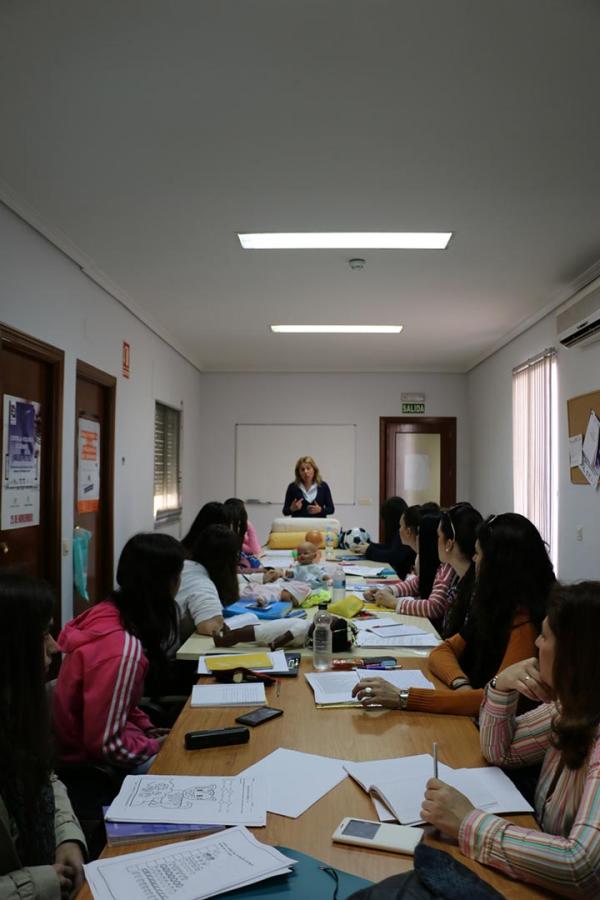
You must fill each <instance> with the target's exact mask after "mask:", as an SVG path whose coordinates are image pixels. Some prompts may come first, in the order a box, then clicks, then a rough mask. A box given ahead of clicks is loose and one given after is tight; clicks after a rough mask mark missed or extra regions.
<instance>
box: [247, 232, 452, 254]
mask: <svg viewBox="0 0 600 900" xmlns="http://www.w3.org/2000/svg"><path fill="white" fill-rule="evenodd" d="M238 237H239V239H240V244H241V245H242V247H243V248H244V250H445V249H446V247H447V246H448V242H449V240H450V238H451V237H452V232H451V231H439V232H438V231H422V232H421V231H321V232H320V231H316V232H288V233H286V232H273V233H271V234H268V233H265V234H238Z"/></svg>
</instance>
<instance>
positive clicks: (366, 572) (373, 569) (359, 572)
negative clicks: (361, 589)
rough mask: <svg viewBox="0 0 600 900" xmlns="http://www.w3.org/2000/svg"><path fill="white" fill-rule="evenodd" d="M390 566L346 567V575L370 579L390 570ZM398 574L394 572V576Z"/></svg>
mask: <svg viewBox="0 0 600 900" xmlns="http://www.w3.org/2000/svg"><path fill="white" fill-rule="evenodd" d="M388 568H389V567H388V566H344V572H345V573H346V575H356V576H357V577H358V578H368V577H369V576H373V577H375V576H377V575H380V574H381V573H382V572H385V571H386V569H388ZM395 574H396V573H395V572H394V575H395Z"/></svg>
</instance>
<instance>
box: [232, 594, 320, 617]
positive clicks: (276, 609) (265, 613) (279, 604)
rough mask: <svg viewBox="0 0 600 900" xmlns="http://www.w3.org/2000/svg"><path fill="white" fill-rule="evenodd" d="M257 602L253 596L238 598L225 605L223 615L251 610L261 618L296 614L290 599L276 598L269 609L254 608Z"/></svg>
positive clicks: (236, 614) (237, 614) (234, 614)
mask: <svg viewBox="0 0 600 900" xmlns="http://www.w3.org/2000/svg"><path fill="white" fill-rule="evenodd" d="M255 603H256V600H253V599H252V597H245V598H244V599H243V600H237V601H236V602H235V603H231V604H230V605H229V606H224V607H223V616H224V617H225V618H227V617H228V616H239V615H241V614H242V613H248V612H251V613H254V615H255V616H257V617H258V618H259V619H285V618H286V616H289V615H292V616H294V615H296V612H295V611H293V610H294V606H293V604H292V603H290V601H289V600H275V601H273V603H270V604H269V608H268V609H254V607H253V604H255ZM303 613H304V610H302V611H301V614H303Z"/></svg>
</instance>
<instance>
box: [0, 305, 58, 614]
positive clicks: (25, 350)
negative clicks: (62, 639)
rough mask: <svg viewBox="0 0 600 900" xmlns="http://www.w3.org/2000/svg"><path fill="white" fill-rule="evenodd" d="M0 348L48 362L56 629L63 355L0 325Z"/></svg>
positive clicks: (50, 515)
mask: <svg viewBox="0 0 600 900" xmlns="http://www.w3.org/2000/svg"><path fill="white" fill-rule="evenodd" d="M0 345H6V347H7V348H8V349H11V350H15V351H17V352H18V353H22V354H23V355H24V356H29V357H30V358H32V359H37V360H41V361H42V362H45V363H48V365H49V367H50V378H51V386H52V409H51V416H52V421H53V422H54V430H55V434H54V440H53V441H51V443H50V447H49V448H48V451H46V450H44V452H49V453H50V465H49V468H48V482H49V483H48V506H49V510H48V528H49V532H50V534H49V543H50V553H49V554H48V561H49V573H48V580H49V581H50V584H51V585H52V587H53V588H54V590H55V595H56V598H55V606H54V627H55V629H57V630H58V628H59V627H60V625H61V624H62V614H61V610H62V577H61V576H62V572H61V561H62V553H61V545H62V444H63V389H64V369H65V354H64V351H63V350H59V348H58V347H53V346H52V344H46V343H45V342H44V341H40V340H39V339H38V338H35V337H32V336H31V335H30V334H26V333H25V332H24V331H19V330H18V329H16V328H12V327H11V326H10V325H5V324H4V323H3V322H0Z"/></svg>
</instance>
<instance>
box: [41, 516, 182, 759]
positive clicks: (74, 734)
mask: <svg viewBox="0 0 600 900" xmlns="http://www.w3.org/2000/svg"><path fill="white" fill-rule="evenodd" d="M182 566H183V551H182V549H181V546H180V544H179V542H178V541H176V540H175V538H172V537H170V536H169V535H166V534H136V535H135V536H134V537H132V538H130V540H129V541H127V543H126V544H125V547H124V548H123V552H122V553H121V556H120V558H119V564H118V566H117V584H118V585H119V587H118V589H117V590H116V591H114V592H113V593H112V594H111V595H110V596H109V597H108V598H107V599H106V600H103V601H102V602H101V603H97V604H96V605H95V606H92V607H91V608H90V609H87V610H86V611H85V612H84V613H82V614H81V615H80V616H77V618H76V619H73V621H72V622H69V623H68V624H67V625H66V626H65V627H64V628H63V630H62V631H61V633H60V635H59V638H58V645H59V648H60V650H61V651H62V652H63V653H64V658H63V662H62V666H61V668H60V672H59V675H58V681H57V683H56V688H55V691H54V726H55V731H56V737H57V741H58V745H59V753H60V757H61V759H63V760H64V761H65V762H85V761H87V760H101V761H103V762H108V763H111V764H112V765H114V766H118V767H120V768H122V769H127V770H129V771H131V772H132V773H134V774H143V773H145V772H147V771H148V769H149V768H150V766H151V764H152V762H153V761H154V757H155V756H156V754H157V753H158V751H159V749H160V745H161V743H162V741H163V740H164V738H165V736H166V732H165V730H164V729H157V728H155V727H154V726H153V724H152V722H151V721H150V719H149V718H148V717H147V716H146V715H145V714H144V713H143V712H142V711H141V709H139V707H138V703H139V701H140V699H141V697H142V689H143V687H144V679H145V677H146V674H147V672H148V668H149V665H151V666H152V667H153V669H154V670H155V671H156V670H160V669H161V667H162V666H163V665H166V656H167V650H168V647H169V645H170V644H172V643H173V642H174V641H175V640H176V634H177V607H176V605H175V594H176V593H177V587H178V585H179V578H180V575H181V569H182Z"/></svg>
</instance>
